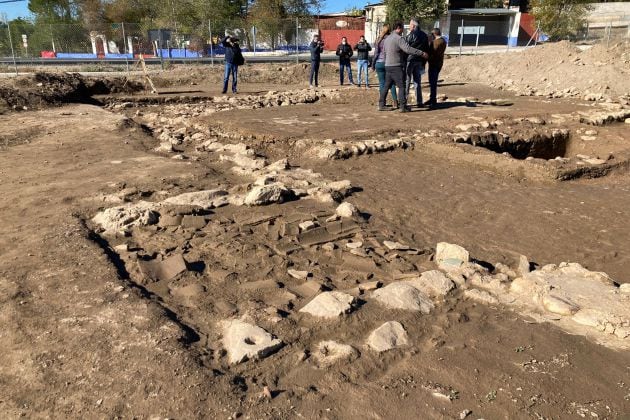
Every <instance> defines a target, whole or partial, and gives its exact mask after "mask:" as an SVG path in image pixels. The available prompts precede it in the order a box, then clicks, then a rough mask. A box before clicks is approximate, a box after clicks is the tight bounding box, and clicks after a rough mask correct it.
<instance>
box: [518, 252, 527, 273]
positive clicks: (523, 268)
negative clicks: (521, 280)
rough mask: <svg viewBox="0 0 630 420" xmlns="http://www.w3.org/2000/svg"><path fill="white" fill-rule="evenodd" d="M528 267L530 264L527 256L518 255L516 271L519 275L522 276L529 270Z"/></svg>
mask: <svg viewBox="0 0 630 420" xmlns="http://www.w3.org/2000/svg"><path fill="white" fill-rule="evenodd" d="M529 267H530V265H529V260H528V259H527V257H526V256H525V255H521V256H519V258H518V269H517V273H518V274H519V275H521V276H524V275H526V274H527V273H529V272H530V269H529Z"/></svg>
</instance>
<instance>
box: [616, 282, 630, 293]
mask: <svg viewBox="0 0 630 420" xmlns="http://www.w3.org/2000/svg"><path fill="white" fill-rule="evenodd" d="M619 291H620V292H621V293H630V283H624V284H622V285H621V286H619Z"/></svg>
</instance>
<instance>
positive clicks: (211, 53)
mask: <svg viewBox="0 0 630 420" xmlns="http://www.w3.org/2000/svg"><path fill="white" fill-rule="evenodd" d="M208 32H209V33H210V64H211V65H212V66H214V49H213V47H212V45H213V43H212V24H211V23H210V21H208Z"/></svg>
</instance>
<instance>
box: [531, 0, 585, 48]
mask: <svg viewBox="0 0 630 420" xmlns="http://www.w3.org/2000/svg"><path fill="white" fill-rule="evenodd" d="M531 6H532V15H533V16H534V19H536V22H538V24H539V25H540V29H541V30H542V31H543V32H544V33H546V34H547V35H549V37H550V38H551V39H554V40H558V39H566V38H569V37H571V36H573V35H575V34H576V33H577V32H578V31H579V30H580V29H581V28H582V27H584V24H585V22H586V14H587V12H588V11H589V10H591V8H592V6H591V5H590V4H589V3H588V0H533V1H532V3H531Z"/></svg>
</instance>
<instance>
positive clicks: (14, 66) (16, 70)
mask: <svg viewBox="0 0 630 420" xmlns="http://www.w3.org/2000/svg"><path fill="white" fill-rule="evenodd" d="M2 20H3V21H4V22H5V23H6V24H7V32H8V33H9V45H10V46H11V57H12V58H13V68H15V75H16V76H17V75H18V68H17V62H16V61H15V50H14V49H13V37H12V36H11V24H10V23H9V19H8V18H7V15H6V13H3V14H2Z"/></svg>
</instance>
